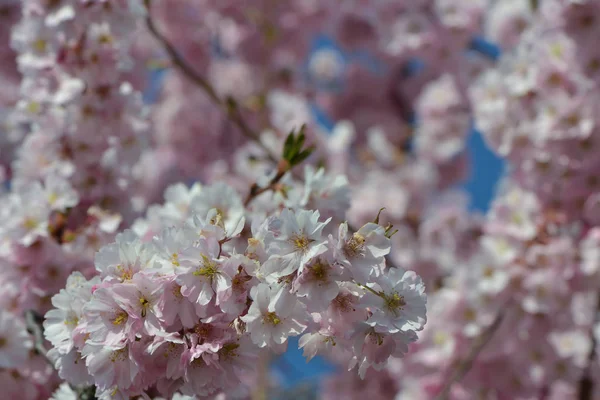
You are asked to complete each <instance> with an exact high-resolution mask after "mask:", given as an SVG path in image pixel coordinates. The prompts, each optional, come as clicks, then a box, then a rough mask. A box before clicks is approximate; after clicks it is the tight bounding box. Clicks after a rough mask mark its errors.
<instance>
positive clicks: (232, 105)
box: [144, 0, 277, 162]
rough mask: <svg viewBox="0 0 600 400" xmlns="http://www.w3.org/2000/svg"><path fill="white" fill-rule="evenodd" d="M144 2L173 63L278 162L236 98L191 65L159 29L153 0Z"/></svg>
mask: <svg viewBox="0 0 600 400" xmlns="http://www.w3.org/2000/svg"><path fill="white" fill-rule="evenodd" d="M144 4H145V6H146V10H147V13H146V26H147V27H148V30H149V31H150V33H151V34H152V36H154V38H155V39H156V40H158V42H159V43H160V44H161V45H162V46H163V48H164V49H165V51H166V52H167V54H168V55H169V58H170V59H171V63H172V64H173V65H174V66H175V67H176V68H177V69H179V71H181V73H183V75H185V76H186V77H187V78H188V79H189V80H190V81H192V82H194V83H195V84H196V85H197V86H199V87H200V88H201V89H202V90H203V91H204V92H205V93H206V94H207V95H208V97H209V98H210V99H211V100H212V102H213V103H215V104H216V105H217V106H219V108H221V110H223V112H225V114H227V116H228V117H229V119H230V120H231V121H232V122H233V123H234V124H235V125H236V126H237V127H238V128H239V129H240V131H241V132H242V134H243V135H244V136H246V137H247V138H248V139H250V140H253V141H254V142H256V144H258V145H259V146H260V147H261V148H262V149H263V150H264V151H265V152H266V154H267V157H268V158H269V160H270V161H271V162H277V159H276V158H275V157H274V156H273V155H272V154H271V152H270V150H269V149H268V148H267V147H266V146H265V145H264V143H262V142H261V141H260V135H259V134H258V132H256V131H254V130H253V129H252V128H251V127H250V126H249V125H248V124H247V123H246V121H245V120H244V118H243V117H242V114H241V112H240V109H239V106H238V104H237V102H236V101H235V99H234V98H232V97H227V98H226V99H222V98H221V97H219V95H218V94H217V92H216V90H215V88H214V87H213V86H212V85H211V83H210V82H209V81H208V79H206V78H205V77H204V76H202V75H201V74H200V73H199V72H197V71H196V70H195V69H194V68H193V67H192V66H191V65H189V64H188V62H187V61H186V60H185V59H184V58H183V57H182V56H181V55H180V54H179V52H178V51H177V49H176V48H175V46H174V45H173V44H172V43H171V42H170V41H169V39H167V38H166V37H165V36H164V35H163V34H162V33H161V32H160V31H159V30H158V27H157V26H156V23H155V22H154V19H153V18H152V12H151V11H152V7H151V0H144Z"/></svg>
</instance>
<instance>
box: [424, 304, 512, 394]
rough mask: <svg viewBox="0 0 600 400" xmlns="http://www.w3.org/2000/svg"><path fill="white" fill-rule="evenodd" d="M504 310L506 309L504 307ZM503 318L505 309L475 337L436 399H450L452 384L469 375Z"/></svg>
mask: <svg viewBox="0 0 600 400" xmlns="http://www.w3.org/2000/svg"><path fill="white" fill-rule="evenodd" d="M502 310H504V307H503V309H502ZM503 319H504V311H500V312H499V313H498V315H496V318H495V319H494V322H492V324H491V325H490V326H489V327H488V328H487V329H486V330H485V332H483V333H482V334H481V335H479V337H478V338H477V339H475V342H474V343H473V346H472V347H471V350H470V351H469V354H468V355H467V357H465V358H464V359H463V360H462V361H460V363H459V364H458V365H457V366H456V368H455V369H454V373H453V374H452V376H451V378H450V379H449V380H448V381H447V382H446V383H445V384H444V387H443V389H442V391H441V392H440V394H439V395H438V396H437V397H436V400H446V399H448V396H449V395H450V391H451V390H452V386H453V385H454V384H455V383H456V382H460V380H461V379H462V378H464V377H465V375H467V373H468V372H469V371H470V370H471V367H472V366H473V363H474V362H475V360H476V359H477V357H478V356H479V354H480V353H481V351H482V350H483V349H484V347H485V346H486V345H487V344H488V343H489V341H490V339H491V338H492V337H493V336H494V333H496V331H497V330H498V328H499V327H500V324H501V323H502V320H503Z"/></svg>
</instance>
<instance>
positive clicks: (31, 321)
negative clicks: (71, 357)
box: [25, 310, 54, 368]
mask: <svg viewBox="0 0 600 400" xmlns="http://www.w3.org/2000/svg"><path fill="white" fill-rule="evenodd" d="M40 319H41V318H40V317H38V315H37V314H36V313H35V312H34V311H32V310H28V311H26V312H25V325H26V326H27V331H28V332H29V333H30V334H31V335H32V336H33V349H34V350H35V352H36V353H37V354H39V355H40V356H42V358H43V359H44V360H46V362H47V363H48V364H50V365H51V366H52V368H54V363H53V362H52V360H50V358H49V357H48V350H46V347H45V346H44V333H43V331H42V327H41V324H42V323H41V321H40Z"/></svg>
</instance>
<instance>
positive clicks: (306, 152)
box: [291, 146, 315, 166]
mask: <svg viewBox="0 0 600 400" xmlns="http://www.w3.org/2000/svg"><path fill="white" fill-rule="evenodd" d="M313 151H315V147H314V146H310V147H309V148H307V149H304V150H302V151H301V152H300V153H298V154H297V155H296V156H295V157H294V159H293V160H292V162H291V164H292V166H295V165H298V164H300V163H302V161H304V160H306V159H307V158H308V157H310V155H311V154H312V153H313Z"/></svg>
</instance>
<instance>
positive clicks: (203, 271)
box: [193, 254, 219, 279]
mask: <svg viewBox="0 0 600 400" xmlns="http://www.w3.org/2000/svg"><path fill="white" fill-rule="evenodd" d="M218 273H219V268H217V263H216V262H214V261H211V260H209V258H208V257H207V256H205V255H204V254H202V264H201V265H200V267H198V268H197V269H196V271H194V272H193V274H194V275H195V276H205V277H207V278H211V279H212V278H213V277H214V276H215V275H216V274H218Z"/></svg>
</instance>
